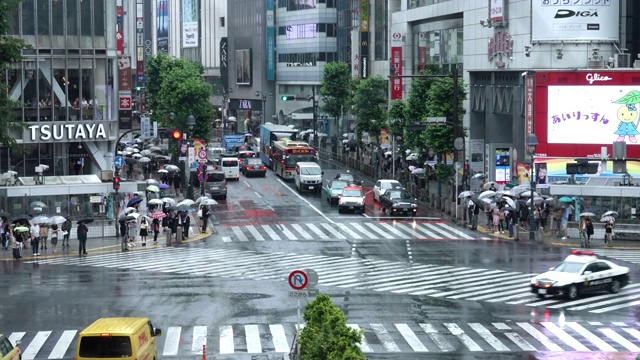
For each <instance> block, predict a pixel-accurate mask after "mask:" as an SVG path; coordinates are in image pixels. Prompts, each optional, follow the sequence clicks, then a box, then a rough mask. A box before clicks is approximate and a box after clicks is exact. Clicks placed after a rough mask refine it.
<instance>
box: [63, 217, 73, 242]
mask: <svg viewBox="0 0 640 360" xmlns="http://www.w3.org/2000/svg"><path fill="white" fill-rule="evenodd" d="M72 226H73V224H72V223H71V220H69V219H67V220H65V222H63V223H62V247H64V246H65V245H64V244H65V242H66V243H67V247H68V246H69V236H70V235H71V227H72Z"/></svg>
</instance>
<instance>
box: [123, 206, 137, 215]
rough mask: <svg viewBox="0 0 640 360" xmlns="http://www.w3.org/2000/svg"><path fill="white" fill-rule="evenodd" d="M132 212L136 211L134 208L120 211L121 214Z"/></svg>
mask: <svg viewBox="0 0 640 360" xmlns="http://www.w3.org/2000/svg"><path fill="white" fill-rule="evenodd" d="M134 211H136V208H134V207H127V208H124V210H122V212H123V213H125V214H128V213H130V212H134Z"/></svg>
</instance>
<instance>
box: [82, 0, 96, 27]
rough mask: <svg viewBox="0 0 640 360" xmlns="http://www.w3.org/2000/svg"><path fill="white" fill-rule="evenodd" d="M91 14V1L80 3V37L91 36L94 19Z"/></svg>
mask: <svg viewBox="0 0 640 360" xmlns="http://www.w3.org/2000/svg"><path fill="white" fill-rule="evenodd" d="M92 15H93V13H92V12H91V1H81V2H80V35H82V36H91V35H92V33H91V19H92V18H93V16H92Z"/></svg>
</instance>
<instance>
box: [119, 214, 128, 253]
mask: <svg viewBox="0 0 640 360" xmlns="http://www.w3.org/2000/svg"><path fill="white" fill-rule="evenodd" d="M125 218H126V216H124V217H122V218H121V219H120V220H118V222H119V224H120V247H121V248H122V251H129V248H128V247H127V239H128V238H129V234H128V233H127V221H126V219H125Z"/></svg>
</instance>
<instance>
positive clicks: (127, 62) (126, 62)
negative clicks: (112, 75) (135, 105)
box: [118, 55, 131, 90]
mask: <svg viewBox="0 0 640 360" xmlns="http://www.w3.org/2000/svg"><path fill="white" fill-rule="evenodd" d="M118 90H131V56H129V55H122V56H121V57H119V58H118Z"/></svg>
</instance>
